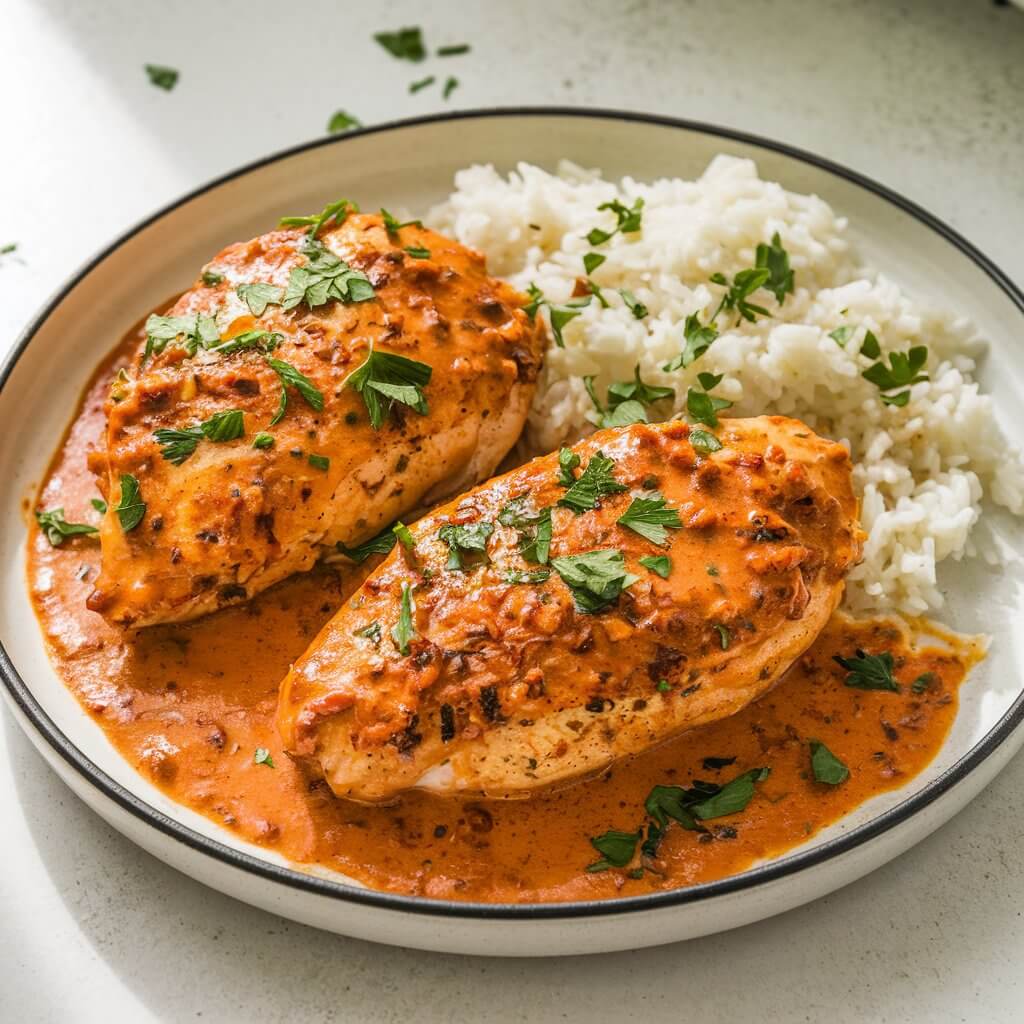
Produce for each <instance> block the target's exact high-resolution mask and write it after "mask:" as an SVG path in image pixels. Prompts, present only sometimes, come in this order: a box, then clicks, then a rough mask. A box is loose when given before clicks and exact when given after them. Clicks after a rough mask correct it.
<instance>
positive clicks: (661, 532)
mask: <svg viewBox="0 0 1024 1024" xmlns="http://www.w3.org/2000/svg"><path fill="white" fill-rule="evenodd" d="M616 522H617V523H618V524H619V526H625V527H626V529H628V530H632V531H633V532H634V533H639V534H640V536H641V537H644V538H645V539H646V540H649V541H650V542H651V543H652V544H665V543H667V542H668V532H667V530H666V529H665V528H666V527H668V528H669V529H672V530H680V529H682V526H683V524H682V522H681V521H680V519H679V509H677V508H672V507H671V506H670V505H669V504H668V503H667V502H666V501H665V498H664V497H663V495H662V494H661V493H660V492H659V491H652V492H650V493H649V494H646V495H644V496H643V497H641V498H634V499H633V500H632V501H631V502H630V505H629V508H627V509H626V511H625V512H624V513H623V514H622V515H621V516H619V518H618V519H617V520H616Z"/></svg>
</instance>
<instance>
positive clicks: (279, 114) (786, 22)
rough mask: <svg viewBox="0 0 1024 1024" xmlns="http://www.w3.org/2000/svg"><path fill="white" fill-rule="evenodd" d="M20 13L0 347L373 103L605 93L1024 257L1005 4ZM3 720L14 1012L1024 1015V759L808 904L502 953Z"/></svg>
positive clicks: (310, 5) (264, 1022) (652, 1017)
mask: <svg viewBox="0 0 1024 1024" xmlns="http://www.w3.org/2000/svg"><path fill="white" fill-rule="evenodd" d="M185 10H189V11H191V12H193V13H192V14H190V15H188V16H186V14H185V13H183V12H184V11H185ZM0 21H2V29H0V97H2V99H0V125H2V128H3V135H2V137H3V138H4V139H5V140H6V141H5V144H4V146H3V151H2V155H0V246H2V245H3V244H4V243H7V242H17V243H19V247H18V250H17V252H16V253H14V254H11V255H6V256H0V299H2V301H0V348H5V347H6V346H8V345H10V344H11V343H12V341H13V340H14V338H15V336H16V334H17V332H18V331H19V330H20V329H21V327H22V326H23V325H24V323H25V322H26V321H27V320H28V318H29V317H30V316H31V315H32V313H33V312H34V310H35V309H36V307H37V306H38V305H39V304H40V303H41V302H42V301H43V300H44V299H45V298H46V296H47V295H49V294H50V292H51V291H53V290H54V289H55V288H56V287H57V286H58V284H60V282H61V281H62V280H63V279H64V278H65V277H66V276H67V275H68V274H69V273H70V272H71V271H72V270H73V269H74V268H75V267H76V266H77V265H78V264H79V263H80V262H81V261H82V260H83V259H85V258H86V257H87V256H88V255H89V254H91V253H92V252H93V251H94V250H95V249H97V248H98V247H100V246H101V245H103V244H104V243H105V242H106V241H108V240H109V239H110V238H111V237H112V236H113V235H115V234H116V233H118V232H120V231H121V230H123V229H124V228H126V227H127V226H129V225H131V224H132V223H133V222H134V221H136V220H137V219H139V218H141V217H142V216H144V215H145V214H147V213H148V212H150V211H151V210H153V209H154V208H156V207H158V206H160V205H162V204H164V203H165V202H167V201H168V200H170V199H172V198H174V197H176V196H177V195H179V194H181V193H182V192H185V191H187V190H189V189H191V188H193V187H194V186H195V185H197V184H199V183H201V182H203V181H204V180H206V179H208V178H210V177H213V176H214V175H218V174H220V173H222V172H224V171H227V170H230V169H231V168H232V167H234V166H236V165H238V164H241V163H243V162H246V161H249V160H252V159H254V158H257V157H259V156H261V155H263V154H266V153H268V152H271V151H274V150H276V149H280V148H283V147H285V146H289V145H292V144H295V143H298V142H302V141H304V140H306V139H308V138H311V137H313V136H315V135H317V134H318V133H320V132H322V131H323V129H324V125H325V122H326V119H327V117H328V116H329V115H330V114H331V113H332V112H333V111H334V110H335V109H337V108H339V107H344V108H346V109H348V110H350V111H351V112H352V113H354V114H357V115H358V116H359V117H361V118H362V120H363V121H364V122H365V123H367V124H372V123H375V122H379V121H384V120H388V119H392V118H396V117H404V116H409V115H412V114H419V113H428V112H431V111H435V110H441V109H448V108H455V107H459V106H463V107H470V106H473V107H485V106H494V105H515V104H543V103H549V104H564V105H580V106H587V105H590V106H606V107H621V108H626V109H635V110H642V111H653V112H659V113H665V114H674V115H678V116H682V117H687V118H693V119H697V120H706V121H709V122H717V123H720V124H723V125H727V126H730V127H734V128H739V129H745V130H748V131H753V132H757V133H760V134H763V135H766V136H769V137H774V138H777V139H779V140H782V141H785V142H789V143H793V144H795V145H798V146H802V147H804V148H806V149H809V150H812V151H816V152H818V153H821V154H823V155H825V156H828V157H831V158H832V159H834V160H838V161H840V162H844V163H847V164H848V165H849V166H851V167H853V168H855V169H857V170H859V171H862V172H864V173H866V174H868V175H870V176H871V177H874V178H876V179H878V180H879V181H882V182H884V183H885V184H887V185H889V186H891V187H893V188H895V189H896V190H897V191H900V192H902V193H904V194H905V195H907V196H909V197H910V198H911V199H914V200H915V201H917V202H918V203H920V204H922V205H923V206H925V207H926V208H928V209H930V210H932V211H933V212H934V213H936V214H937V215H938V216H939V217H941V218H943V219H945V220H946V221H948V222H949V223H951V224H952V225H953V226H954V227H956V228H957V229H959V230H960V231H961V232H962V233H964V234H965V235H966V236H967V237H968V238H969V239H971V240H972V241H973V242H974V243H975V244H977V245H978V246H979V247H980V248H981V249H982V250H983V251H984V252H986V253H987V254H988V255H990V256H991V257H992V258H993V259H994V260H995V261H996V262H997V263H999V264H1000V265H1001V266H1002V267H1003V269H1004V270H1006V271H1007V272H1008V273H1009V274H1010V276H1011V277H1012V278H1014V279H1015V280H1017V281H1018V282H1020V281H1024V245H1022V244H1021V240H1022V237H1024V113H1022V111H1024V13H1021V12H1019V11H1016V10H1014V9H1013V8H1009V7H999V6H996V5H994V4H992V3H990V2H988V0H971V2H966V0H963V2H960V0H941V2H939V0H932V2H930V3H923V2H919V3H902V4H901V3H895V2H892V0H873V2H870V3H866V2H857V3H853V2H849V0H818V2H805V3H800V2H797V0H788V2H781V0H778V2H772V3H768V2H762V3H759V4H741V3H731V2H726V0H722V2H715V0H700V2H688V3H683V2H679V3H672V4H670V3H662V4H658V3H653V2H635V0H634V2H622V0H619V2H613V0H587V2H585V3H584V2H581V0H580V2H572V3H560V4H559V3H554V2H552V0H546V2H545V0H520V2H519V3H517V4H512V3H502V4H497V3H491V4H470V3H455V2H450V0H448V2H445V0H435V2H434V3H432V4H430V5H429V6H428V5H424V4H418V3H414V2H408V0H400V2H394V3H391V4H390V5H388V6H387V7H377V6H374V5H355V4H345V5H343V4H341V3H338V2H336V0H306V2H304V3H301V4H291V5H281V4H269V3H267V4H261V3H260V2H258V0H248V2H247V3H242V2H239V0H216V2H212V3H211V2H209V0H204V2H202V3H199V2H196V3H188V4H186V3H181V4H169V3H166V2H162V3H161V2H156V0H106V2H101V0H75V2H68V0H5V3H4V5H3V16H2V19H0ZM406 24H421V25H422V26H423V27H424V32H425V35H426V36H427V39H428V43H431V44H433V45H441V44H445V43H448V44H451V43H459V42H469V43H471V44H472V46H473V50H472V53H471V54H469V55H467V56H464V57H456V58H451V59H448V60H433V61H431V62H430V63H429V65H411V64H407V63H402V62H398V61H395V60H393V59H392V58H390V57H389V56H388V55H387V54H386V53H384V51H383V50H381V49H380V48H379V47H378V46H377V45H376V44H375V43H373V42H372V40H371V38H370V37H371V35H372V33H373V32H375V31H380V30H384V29H394V28H398V27H400V26H401V25H406ZM279 40H280V42H278V41H279ZM275 44H277V45H275ZM146 62H151V63H157V64H168V65H171V66H174V67H177V68H180V69H181V80H180V82H179V83H178V86H177V88H176V89H175V90H174V91H173V92H170V93H166V92H163V91H160V90H158V89H156V88H154V87H152V86H151V85H150V84H149V83H148V81H147V80H146V78H145V76H144V74H143V71H142V65H143V63H146ZM430 73H435V74H437V75H439V76H446V75H448V74H455V75H457V76H458V77H459V78H460V80H461V86H460V88H459V89H458V90H457V91H456V92H455V94H454V95H453V96H452V98H451V100H450V101H449V102H448V103H445V102H444V101H443V100H442V99H441V96H440V91H439V89H438V88H437V86H435V87H434V88H433V89H427V90H424V91H422V92H419V93H417V94H416V95H410V94H409V93H408V92H407V86H408V83H409V82H411V81H412V80H414V79H416V78H420V77H423V76H425V75H427V74H430ZM0 719H2V724H3V727H2V728H0V822H2V827H3V832H4V842H3V868H2V869H0V1021H19V1022H28V1021H32V1022H34V1021H55V1022H56V1021H61V1022H65V1021H75V1022H78V1021H94V1020H95V1021H103V1022H104V1024H109V1022H110V1021H112V1020H115V1021H121V1020H125V1021H129V1020H130V1021H132V1022H138V1024H142V1022H147V1021H179V1020H181V1021H184V1020H196V1019H200V1018H202V1019H205V1020H213V1021H236V1020H238V1021H246V1022H254V1024H273V1022H277V1021H292V1020H295V1021H321V1020H323V1021H359V1022H360V1024H369V1022H376V1021H399V1020H402V1021H416V1022H425V1024H429V1022H434V1021H478V1020H499V1021H521V1020H523V1021H525V1020H544V1021H548V1020H566V1021H586V1022H588V1024H592V1022H604V1021H620V1020H627V1019H640V1020H644V1021H645V1022H650V1024H658V1022H661V1021H672V1022H677V1021H679V1020H683V1019H687V1018H689V1017H693V1018H695V1019H698V1020H700V1021H701V1022H702V1024H716V1022H719V1021H723V1022H724V1021H734V1020H745V1019H749V1020H751V1021H760V1020H764V1019H769V1020H773V1021H818V1020H827V1021H830V1022H831V1024H841V1022H845V1021H886V1022H897V1021H929V1022H945V1021H951V1022H952V1021H985V1022H1002V1021H1007V1022H1010V1021H1019V1020H1021V1019H1022V1018H1024V983H1022V973H1021V964H1022V960H1024V922H1022V919H1021V910H1022V907H1024V857H1022V856H1021V850H1022V846H1024V799H1022V796H1021V794H1022V793H1024V756H1019V757H1018V758H1017V759H1016V760H1015V761H1014V762H1013V763H1012V764H1011V765H1010V767H1009V768H1008V769H1007V770H1006V771H1005V772H1004V773H1003V774H1002V775H1001V776H1000V777H999V778H998V779H997V781H996V782H995V783H994V784H993V785H992V786H991V787H990V788H989V789H988V790H986V791H985V792H984V793H983V795H982V796H981V797H980V798H978V799H977V800H976V801H975V803H974V804H973V805H972V806H970V807H969V808H968V810H967V811H966V812H964V813H963V814H961V815H960V816H959V817H958V818H957V819H955V820H954V821H953V822H951V823H950V824H948V825H946V826H945V827H944V828H942V829H941V830H939V831H938V832H937V833H935V834H934V835H933V836H932V837H931V838H930V839H928V840H926V841H925V842H924V843H922V844H921V845H919V846H918V847H916V848H915V849H914V850H912V851H911V852H910V853H908V854H906V855H904V856H903V857H901V858H900V859H899V860H897V861H896V862H894V863H892V864H890V865H888V866H887V867H885V868H883V869H882V870H880V871H877V872H876V873H875V874H873V875H871V876H870V877H868V878H866V879H864V880H862V881H860V882H858V883H856V884H854V885H851V886H849V887H848V888H846V889H843V890H842V891H840V892H838V893H836V894H834V895H833V896H831V897H828V898H827V899H823V900H820V901H819V902H817V903H814V904H811V905H809V906H806V907H803V908H802V909H799V910H796V911H793V912H791V913H788V914H785V915H783V916H781V917H777V918H774V919H773V920H769V921H766V922H763V923H761V924H758V925H753V926H750V927H747V928H743V929H741V930H739V931H734V932H731V933H727V934H723V935H717V936H713V937H711V938H707V939H703V940H698V941H694V942H690V943H687V944H682V945H676V946H669V947H664V948H661V949H654V950H646V951H641V952H636V953H622V954H617V955H611V956H603V957H592V958H587V959H572V960H547V961H538V962H533V961H512V960H506V961H501V960H494V959H490V960H488V959H471V958H462V957H454V956H438V955H432V954H426V953H416V952H410V951H405V950H398V949H389V948H385V947H379V946H372V945H370V944H368V943H363V942H357V941H353V940H348V939H342V938H338V937H336V936H333V935H327V934H324V933H320V932H316V931H313V930H312V929H308V928H305V927H302V926H299V925H294V924H291V923H289V922H286V921H283V920H280V919H278V918H276V917H273V916H271V915H269V914H266V913H263V912H261V911H257V910H253V909H251V908H249V907H247V906H244V905H243V904H241V903H236V902H234V901H233V900H231V899H228V898H227V897H224V896H221V895H219V894H218V893H215V892H213V891H211V890H209V889H206V888H203V887H202V886H200V885H199V884H197V883H195V882H193V881H191V880H190V879H188V878H185V877H183V876H181V875H179V874H177V873H176V872H174V871H172V870H171V869H170V868H167V867H165V866H164V865H163V864H161V863H159V862H158V861H156V860H154V859H153V858H151V857H150V856H148V855H147V854H145V853H143V852H142V851H141V850H139V849H137V848H136V847H135V846H133V845H132V844H131V843H129V842H128V841H127V840H126V839H123V838H122V837H121V836H120V835H118V834H117V833H115V832H114V831H113V830H111V829H110V828H108V827H107V826H106V825H105V824H104V823H103V822H102V821H101V820H100V819H99V818H97V817H96V816H95V815H94V814H93V813H92V812H91V811H89V810H87V809H86V807H85V806H84V805H83V804H81V803H80V802H79V801H78V800H77V799H76V798H75V797H74V796H72V794H71V793H70V792H69V791H68V790H67V789H66V788H65V787H64V786H63V785H62V784H61V783H60V782H59V781H58V780H57V778H56V777H55V776H54V775H53V774H52V773H51V772H50V771H49V769H48V768H47V767H46V766H45V765H44V763H43V761H42V759H41V758H40V757H38V756H37V755H36V753H35V752H34V750H33V749H32V748H31V747H30V745H29V743H28V741H27V740H26V739H25V738H24V737H23V736H22V735H21V733H20V732H19V731H18V729H17V727H16V726H15V725H14V723H13V721H12V720H11V718H10V717H9V716H8V715H6V714H3V715H0Z"/></svg>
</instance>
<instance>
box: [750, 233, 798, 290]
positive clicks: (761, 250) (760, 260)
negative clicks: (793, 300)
mask: <svg viewBox="0 0 1024 1024" xmlns="http://www.w3.org/2000/svg"><path fill="white" fill-rule="evenodd" d="M754 266H755V267H756V268H757V269H763V270H767V271H768V278H767V280H766V281H765V282H764V284H763V285H762V287H763V288H766V289H767V290H768V291H770V292H771V293H772V294H773V295H774V296H775V301H776V302H778V303H779V304H780V305H781V304H782V303H783V302H784V301H785V299H786V296H787V295H791V294H792V293H793V271H792V270H790V269H789V253H788V252H786V250H785V249H784V248H783V247H782V239H781V238H780V237H779V233H778V231H776V232H775V234H774V235H772V241H771V244H770V245H768V244H766V243H765V242H762V243H761V244H760V245H758V247H757V253H756V255H755V259H754Z"/></svg>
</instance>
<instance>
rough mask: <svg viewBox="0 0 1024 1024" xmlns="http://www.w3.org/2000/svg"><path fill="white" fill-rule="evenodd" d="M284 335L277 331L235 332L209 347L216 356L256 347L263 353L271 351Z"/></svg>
mask: <svg viewBox="0 0 1024 1024" xmlns="http://www.w3.org/2000/svg"><path fill="white" fill-rule="evenodd" d="M282 341H284V335H283V334H278V332H277V331H245V332H244V333H243V334H236V335H235V336H234V337H233V338H231V339H230V340H229V341H224V342H221V344H219V345H215V346H214V347H213V348H211V349H209V351H210V352H212V353H214V354H215V355H218V356H229V355H231V354H232V353H233V352H243V351H246V350H248V349H257V350H258V351H260V352H263V353H264V354H266V353H268V352H273V351H274V349H275V348H277V346H278V345H280V344H281V342H282Z"/></svg>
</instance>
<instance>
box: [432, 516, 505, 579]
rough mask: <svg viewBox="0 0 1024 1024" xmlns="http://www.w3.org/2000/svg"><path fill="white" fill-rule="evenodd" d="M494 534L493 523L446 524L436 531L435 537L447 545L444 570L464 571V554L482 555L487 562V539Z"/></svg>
mask: <svg viewBox="0 0 1024 1024" xmlns="http://www.w3.org/2000/svg"><path fill="white" fill-rule="evenodd" d="M493 532H494V523H488V522H480V523H466V524H461V525H460V524H455V523H448V524H447V525H445V526H442V527H441V529H440V530H438V531H437V536H438V537H439V538H440V539H441V540H442V541H443V542H444V543H445V544H447V545H448V561H447V562H446V563H445V568H446V569H464V568H465V565H464V564H463V561H462V556H463V555H464V554H473V553H476V554H482V555H483V561H485V562H486V561H487V538H488V537H490V535H491V534H492V533H493Z"/></svg>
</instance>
